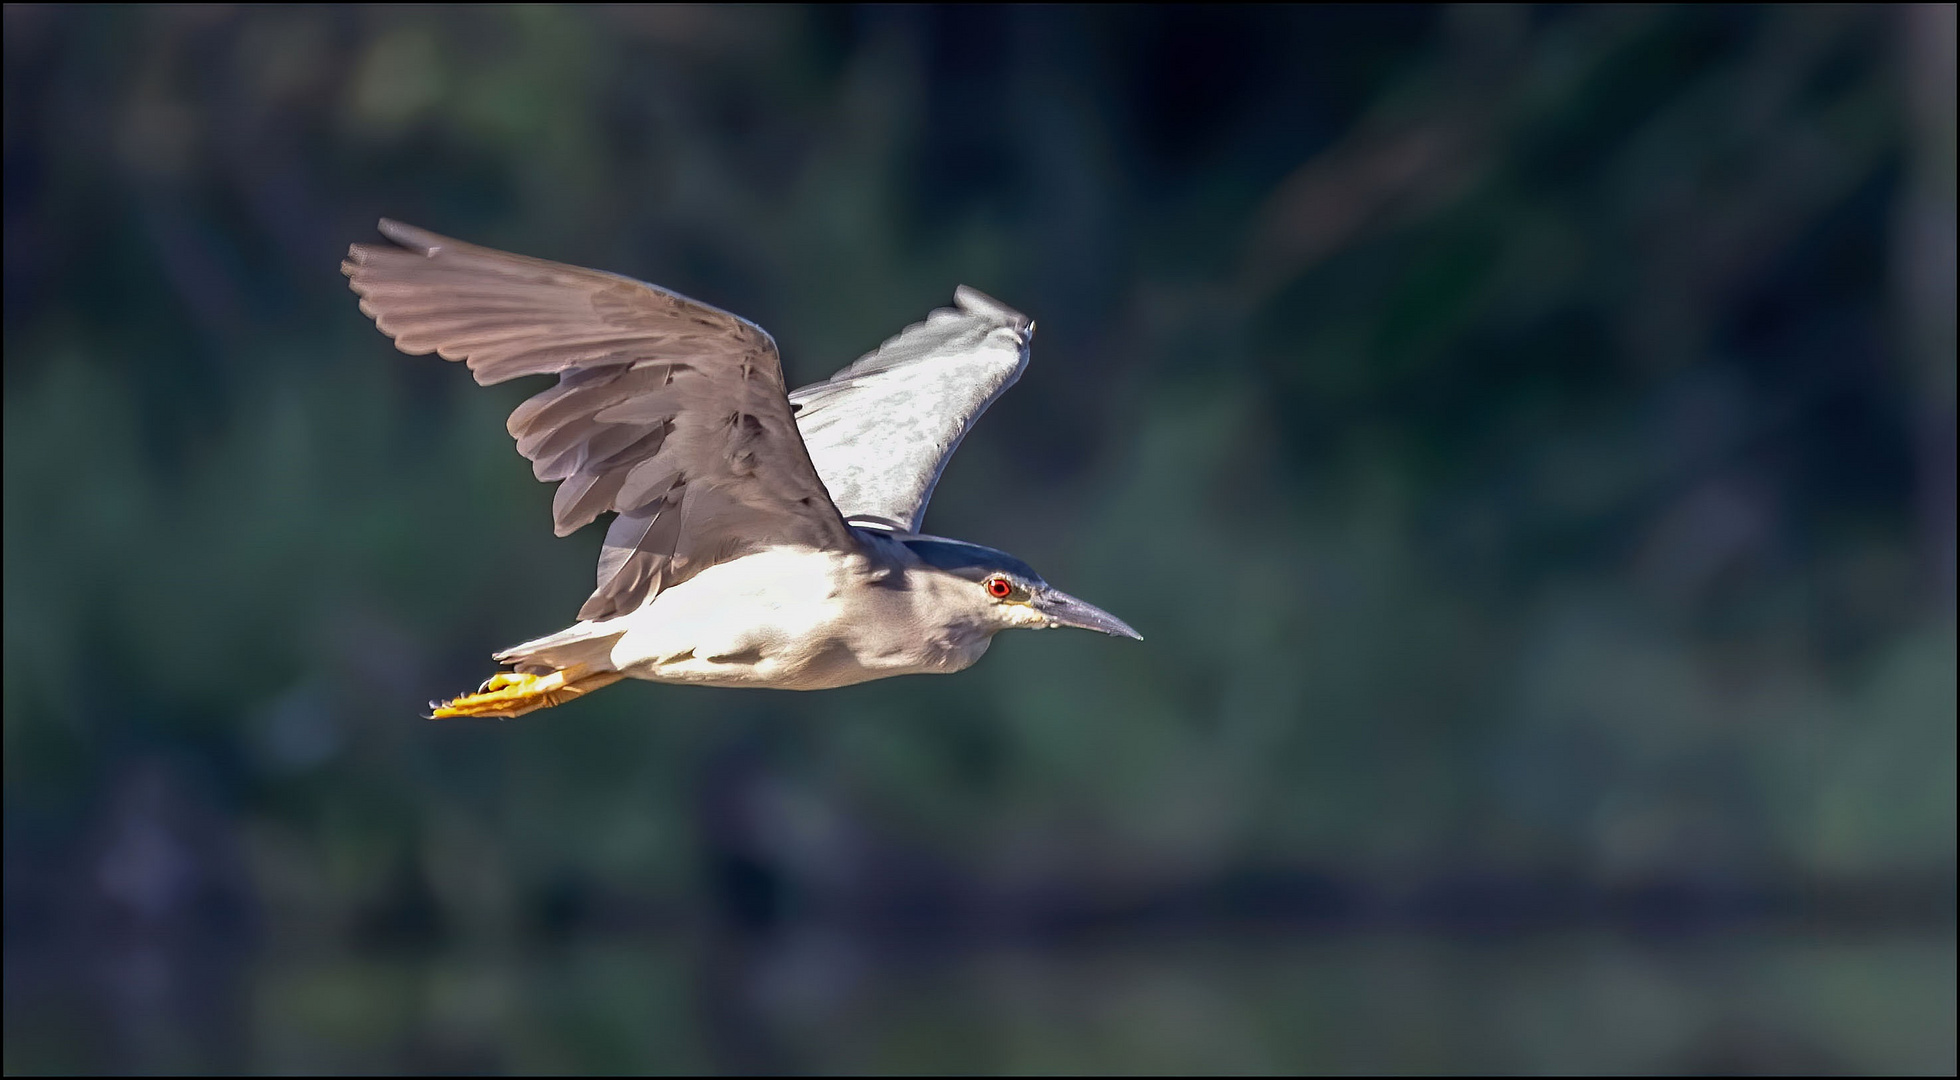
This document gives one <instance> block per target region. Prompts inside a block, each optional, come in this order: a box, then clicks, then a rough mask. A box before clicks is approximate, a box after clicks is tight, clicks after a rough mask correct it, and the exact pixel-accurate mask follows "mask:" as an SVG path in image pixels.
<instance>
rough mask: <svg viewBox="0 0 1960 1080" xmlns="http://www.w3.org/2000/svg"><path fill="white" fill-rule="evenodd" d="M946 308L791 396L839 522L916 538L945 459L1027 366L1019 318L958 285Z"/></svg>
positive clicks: (1030, 329) (1030, 330) (1026, 328)
mask: <svg viewBox="0 0 1960 1080" xmlns="http://www.w3.org/2000/svg"><path fill="white" fill-rule="evenodd" d="M953 303H954V305H955V306H953V307H950V308H940V309H939V310H937V311H934V312H933V313H932V314H931V315H928V316H927V317H926V320H925V321H924V322H920V323H914V324H912V325H911V326H908V327H906V328H905V329H904V330H903V331H901V332H900V333H899V334H898V335H897V336H895V337H893V338H891V339H890V340H888V341H886V342H885V343H884V344H883V345H880V346H879V347H878V348H877V350H876V351H874V352H871V353H869V354H867V355H866V356H864V357H863V358H862V359H860V360H858V361H857V362H856V363H854V364H852V365H851V366H849V367H847V368H845V369H843V370H842V371H839V372H838V373H837V374H835V375H833V376H831V377H830V378H829V379H826V380H825V381H823V382H820V383H812V384H810V385H809V386H805V387H802V388H801V389H798V390H796V391H794V392H792V393H791V394H790V395H789V400H790V405H791V407H792V408H793V409H795V410H796V426H797V429H798V430H799V431H801V432H802V435H803V445H804V446H805V447H806V448H807V449H808V450H809V452H810V461H811V463H812V464H814V465H815V466H816V469H817V475H818V476H819V477H820V478H821V479H822V480H823V484H824V487H825V488H826V489H828V491H829V492H830V498H831V501H832V502H833V503H835V504H836V505H837V509H838V511H839V512H840V513H842V514H843V515H844V517H845V518H847V519H856V520H857V521H859V522H869V523H877V524H882V525H887V526H890V527H892V528H896V529H900V530H902V531H905V532H918V531H919V530H920V525H921V523H922V521H923V519H924V517H925V510H926V502H927V500H929V499H930V498H932V489H933V485H935V484H937V483H938V482H939V475H940V473H942V472H943V471H945V468H946V461H947V459H949V458H951V457H952V456H953V451H954V450H955V449H957V448H958V447H959V445H960V440H961V439H962V438H964V437H965V436H966V433H967V431H968V430H969V429H971V428H972V427H973V422H974V421H975V420H978V419H979V418H980V414H981V413H983V412H985V411H986V410H987V406H989V405H991V404H993V403H994V399H995V398H998V397H999V396H1000V395H1001V394H1002V392H1004V391H1005V390H1006V389H1007V388H1008V387H1010V386H1012V385H1014V382H1015V380H1016V379H1019V378H1020V377H1021V372H1022V371H1023V370H1024V369H1026V367H1027V365H1028V342H1029V341H1030V340H1031V339H1032V338H1033V336H1034V323H1033V322H1032V321H1030V320H1029V319H1028V317H1027V316H1025V315H1023V314H1021V313H1020V312H1018V311H1015V310H1014V309H1012V308H1010V307H1007V306H1006V305H1005V304H1002V303H1000V302H999V301H997V300H994V299H993V298H991V297H989V296H987V295H985V294H983V293H980V292H978V291H976V290H973V289H970V288H967V287H966V286H964V285H962V286H960V287H959V289H958V290H957V291H955V292H954V294H953Z"/></svg>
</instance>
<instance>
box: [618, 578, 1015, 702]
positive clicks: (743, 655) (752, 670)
mask: <svg viewBox="0 0 1960 1080" xmlns="http://www.w3.org/2000/svg"><path fill="white" fill-rule="evenodd" d="M785 556H787V553H768V554H766V555H757V556H750V557H749V558H747V559H740V560H736V561H735V562H731V563H725V564H722V565H719V566H714V567H710V568H708V569H707V570H704V571H702V572H701V573H700V574H699V575H697V576H696V577H694V578H691V579H689V580H688V581H685V582H683V583H681V584H680V585H677V586H675V587H674V588H672V589H669V590H667V591H665V592H663V593H661V594H660V595H659V596H658V597H656V598H655V599H654V601H653V602H652V603H650V604H648V605H647V606H646V607H644V608H641V609H640V610H639V611H638V612H636V613H634V614H632V615H629V616H626V618H627V619H629V620H631V623H632V625H631V628H630V629H628V631H627V632H626V634H624V635H623V636H622V637H621V638H620V639H619V640H618V642H616V643H615V645H614V647H613V652H612V662H613V666H614V667H615V668H616V669H617V670H619V671H622V672H624V673H626V674H627V675H629V676H632V677H633V678H638V679H648V680H652V681H654V682H676V683H694V684H697V685H705V686H748V687H770V688H775V689H783V690H827V689H830V688H833V687H838V686H849V685H851V684H853V683H860V682H868V681H870V680H872V679H882V678H888V677H890V676H893V675H909V674H917V673H928V672H951V671H959V670H962V669H964V668H966V667H968V666H969V665H971V664H972V663H973V662H974V661H976V660H978V659H979V658H980V654H981V653H984V652H985V651H986V648H987V640H986V639H985V638H981V639H979V640H978V641H977V642H967V641H964V640H961V641H958V642H951V643H949V642H934V641H931V640H922V637H921V635H920V634H919V633H918V632H917V631H916V630H915V629H914V628H913V627H914V625H915V621H914V620H913V619H911V618H909V617H907V616H908V612H907V611H906V609H905V608H904V606H903V605H904V596H903V594H891V595H884V594H883V591H882V590H880V591H878V592H870V593H867V592H866V591H865V588H866V587H865V586H863V585H862V584H860V583H859V582H856V581H853V580H851V579H850V576H849V568H848V567H843V566H839V565H838V560H837V558H836V557H835V556H832V555H830V554H829V553H823V552H807V553H797V554H796V555H794V556H789V557H785ZM752 560H753V561H754V564H753V565H749V566H744V564H745V563H751V561H752ZM846 597H849V598H850V599H849V601H848V602H847V601H846V599H845V598H846Z"/></svg>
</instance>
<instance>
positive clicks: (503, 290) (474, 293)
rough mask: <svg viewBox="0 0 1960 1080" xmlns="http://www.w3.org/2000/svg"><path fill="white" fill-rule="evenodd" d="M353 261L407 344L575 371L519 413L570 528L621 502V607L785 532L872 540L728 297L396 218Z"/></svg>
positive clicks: (379, 317) (606, 611)
mask: <svg viewBox="0 0 1960 1080" xmlns="http://www.w3.org/2000/svg"><path fill="white" fill-rule="evenodd" d="M380 229H381V233H382V235H384V236H386V237H388V239H390V240H393V241H394V242H395V244H397V245H400V246H398V247H396V246H389V245H383V244H355V245H354V246H353V247H352V248H350V249H349V251H348V257H347V261H346V262H344V263H342V264H341V267H340V269H341V272H342V273H344V274H346V275H347V277H348V278H349V279H350V282H351V284H352V286H353V289H354V291H355V292H356V293H358V294H359V295H360V297H361V310H362V311H363V312H366V313H367V314H368V315H369V316H371V317H372V318H373V319H374V322H375V325H376V326H378V327H380V329H381V332H382V333H384V334H387V335H388V336H389V337H392V338H394V339H395V346H396V347H397V348H399V349H401V350H402V351H403V352H405V353H409V354H411V355H421V354H424V353H431V352H433V353H436V354H437V355H439V356H441V357H442V358H443V359H445V360H461V361H463V362H465V363H466V364H468V365H469V368H470V371H471V373H472V374H474V375H475V376H476V381H477V382H478V383H481V384H483V385H485V386H488V385H490V384H492V383H499V382H503V381H505V380H506V379H514V378H517V377H518V376H521V375H545V374H552V375H557V376H558V385H556V386H554V387H551V388H550V389H548V390H545V391H544V392H543V393H540V394H538V395H537V396H535V397H532V398H531V399H529V400H528V401H526V402H524V403H523V404H522V405H519V406H518V407H517V411H515V412H513V413H511V414H510V422H509V425H508V426H509V428H510V433H511V435H512V436H513V437H515V438H516V439H517V449H518V452H519V453H522V454H523V455H524V456H525V457H527V458H529V459H531V462H532V471H533V472H535V473H536V474H537V477H538V479H540V480H545V481H557V482H558V491H557V494H556V495H555V496H554V497H553V499H552V503H551V514H552V522H553V525H554V526H555V528H556V530H557V532H558V535H560V536H563V535H565V534H567V533H570V532H571V531H573V530H574V529H577V528H579V527H580V526H582V525H585V524H587V523H589V522H591V521H592V520H593V519H594V518H596V517H598V516H599V515H600V514H602V513H604V512H606V511H608V510H617V511H619V517H617V518H615V519H614V520H613V524H612V526H611V528H609V529H608V530H607V532H606V545H605V549H604V551H603V553H602V554H601V555H600V558H599V585H598V590H597V591H596V592H594V593H593V594H592V598H591V599H590V600H588V601H586V603H585V606H584V607H583V608H582V609H580V611H579V618H581V619H604V618H610V617H611V616H614V615H621V614H625V613H627V612H630V611H633V610H635V609H637V608H638V607H639V606H640V605H641V604H642V603H644V602H645V601H646V600H647V599H648V598H649V597H651V596H653V595H655V594H657V593H659V592H660V590H662V589H664V588H667V587H668V586H671V585H675V584H678V583H679V582H681V581H684V580H686V579H687V578H689V577H691V576H693V575H694V574H695V573H698V572H699V571H700V570H702V569H703V568H704V567H708V566H712V565H714V564H715V563H718V562H725V561H727V560H729V559H732V558H735V557H737V556H739V555H742V554H746V553H748V552H751V551H755V550H758V549H760V548H764V547H770V546H774V545H779V544H797V545H804V546H808V547H827V548H848V547H852V546H854V545H855V543H856V542H855V541H854V540H853V539H852V537H851V532H850V528H849V527H848V526H847V525H845V524H844V520H843V518H842V517H841V516H840V515H839V514H838V512H837V509H836V507H835V506H833V505H832V504H831V501H830V498H829V496H828V495H827V494H826V493H825V491H824V486H823V483H822V482H821V481H820V480H819V479H818V478H817V472H816V469H815V467H814V466H812V465H811V463H810V456H809V454H808V453H807V452H806V451H805V450H804V447H803V440H802V439H801V438H800V437H799V436H798V434H797V430H796V422H795V420H794V419H792V416H791V412H790V405H789V402H788V400H787V399H786V398H785V396H784V393H783V371H782V364H781V361H780V360H779V358H778V357H777V355H776V343H775V341H773V340H772V339H771V338H770V337H769V335H768V334H767V333H764V332H763V330H762V328H761V327H759V326H756V325H755V324H754V323H751V322H749V321H747V320H746V319H741V318H737V317H736V316H734V315H731V314H729V313H728V312H725V311H722V310H720V309H718V308H713V307H709V306H708V305H706V304H703V303H700V302H698V301H695V300H690V299H688V298H687V297H685V296H681V295H679V294H678V293H672V292H668V291H666V290H665V289H659V288H656V287H654V286H652V285H648V284H645V283H643V282H639V281H634V280H633V279H631V278H626V277H621V276H619V275H617V274H607V273H602V272H600V271H597V270H585V269H581V268H579V267H575V266H566V265H564V264H562V263H554V262H547V261H545V260H543V259H532V258H527V257H525V256H522V255H511V254H507V253H505V252H501V251H493V250H491V249H489V248H482V247H477V246H476V245H474V244H465V243H462V242H460V241H457V240H451V239H449V238H447V237H443V236H437V235H436V234H434V233H431V232H426V231H424V230H422V229H417V228H414V227H412V226H408V225H403V224H400V223H399V222H394V221H386V220H384V221H382V222H381V225H380Z"/></svg>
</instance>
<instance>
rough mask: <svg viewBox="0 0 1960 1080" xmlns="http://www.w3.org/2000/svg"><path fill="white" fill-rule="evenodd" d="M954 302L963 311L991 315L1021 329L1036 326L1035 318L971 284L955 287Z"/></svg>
mask: <svg viewBox="0 0 1960 1080" xmlns="http://www.w3.org/2000/svg"><path fill="white" fill-rule="evenodd" d="M953 303H955V304H957V305H959V308H960V310H961V311H969V312H972V313H973V314H975V315H987V316H991V317H992V318H996V319H999V320H1000V321H1002V322H1004V323H1006V324H1008V325H1009V326H1012V327H1014V328H1016V329H1019V330H1027V329H1031V328H1032V327H1033V326H1034V320H1033V319H1030V318H1028V317H1027V316H1026V315H1023V314H1021V313H1020V312H1018V311H1016V310H1014V309H1013V308H1011V307H1008V306H1007V305H1006V304H1003V303H1001V302H1000V301H998V300H996V299H994V298H993V297H991V296H988V295H987V294H986V293H983V292H981V291H980V290H979V289H976V288H974V287H973V286H971V285H961V286H960V287H958V288H956V289H954V290H953Z"/></svg>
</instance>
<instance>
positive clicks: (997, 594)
mask: <svg viewBox="0 0 1960 1080" xmlns="http://www.w3.org/2000/svg"><path fill="white" fill-rule="evenodd" d="M1013 591H1014V585H1013V584H1012V583H1011V582H1009V581H1008V580H1007V579H1006V578H1004V577H992V578H988V579H987V595H988V596H991V597H993V598H994V599H996V600H1005V599H1007V594H1008V593H1011V592H1013Z"/></svg>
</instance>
